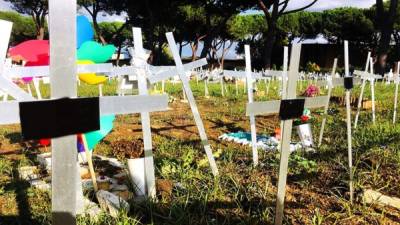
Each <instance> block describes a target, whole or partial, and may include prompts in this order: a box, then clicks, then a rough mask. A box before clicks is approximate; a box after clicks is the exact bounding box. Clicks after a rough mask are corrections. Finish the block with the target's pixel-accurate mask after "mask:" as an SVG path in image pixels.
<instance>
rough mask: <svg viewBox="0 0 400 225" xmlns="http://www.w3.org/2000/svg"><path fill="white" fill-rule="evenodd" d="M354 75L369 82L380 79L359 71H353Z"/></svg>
mask: <svg viewBox="0 0 400 225" xmlns="http://www.w3.org/2000/svg"><path fill="white" fill-rule="evenodd" d="M354 74H355V75H358V76H360V77H361V78H362V79H369V80H374V79H382V76H381V75H376V74H371V73H368V72H365V71H360V70H354Z"/></svg>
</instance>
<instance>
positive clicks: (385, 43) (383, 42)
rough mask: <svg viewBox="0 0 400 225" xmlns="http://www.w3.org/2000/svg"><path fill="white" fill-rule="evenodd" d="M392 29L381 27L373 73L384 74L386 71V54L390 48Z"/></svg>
mask: <svg viewBox="0 0 400 225" xmlns="http://www.w3.org/2000/svg"><path fill="white" fill-rule="evenodd" d="M391 37H392V29H391V28H390V27H388V26H384V27H382V30H381V39H380V41H379V48H378V58H377V60H378V61H377V64H376V66H375V73H377V74H380V75H384V74H385V73H386V72H387V71H386V69H387V55H388V52H389V48H390V41H391Z"/></svg>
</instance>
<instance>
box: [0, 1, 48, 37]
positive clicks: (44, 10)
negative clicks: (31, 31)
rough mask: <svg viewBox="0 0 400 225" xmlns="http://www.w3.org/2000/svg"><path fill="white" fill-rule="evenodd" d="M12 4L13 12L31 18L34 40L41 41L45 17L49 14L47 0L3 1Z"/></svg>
mask: <svg viewBox="0 0 400 225" xmlns="http://www.w3.org/2000/svg"><path fill="white" fill-rule="evenodd" d="M5 1H7V2H10V3H11V4H12V9H14V10H15V11H17V12H19V13H22V14H27V15H30V16H31V17H32V20H33V22H34V24H35V29H36V38H37V39H39V40H43V38H44V35H45V27H46V16H47V14H48V13H49V9H48V1H47V0H5Z"/></svg>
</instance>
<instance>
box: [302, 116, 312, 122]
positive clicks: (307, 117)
mask: <svg viewBox="0 0 400 225" xmlns="http://www.w3.org/2000/svg"><path fill="white" fill-rule="evenodd" d="M309 119H310V117H309V116H306V115H302V116H301V117H300V120H301V122H303V123H305V122H307V121H308V120H309Z"/></svg>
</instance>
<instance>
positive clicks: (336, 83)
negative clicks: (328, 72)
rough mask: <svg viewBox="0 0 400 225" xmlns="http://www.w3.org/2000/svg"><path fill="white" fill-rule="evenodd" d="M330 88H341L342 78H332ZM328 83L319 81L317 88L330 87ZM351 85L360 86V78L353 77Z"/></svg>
mask: <svg viewBox="0 0 400 225" xmlns="http://www.w3.org/2000/svg"><path fill="white" fill-rule="evenodd" d="M331 82H332V87H341V86H343V84H344V78H343V77H340V78H332V81H331ZM329 83H330V82H329V81H327V80H319V81H317V86H320V87H322V86H326V85H330V84H329ZM353 84H355V85H358V84H361V78H358V77H355V78H354V79H353Z"/></svg>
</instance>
